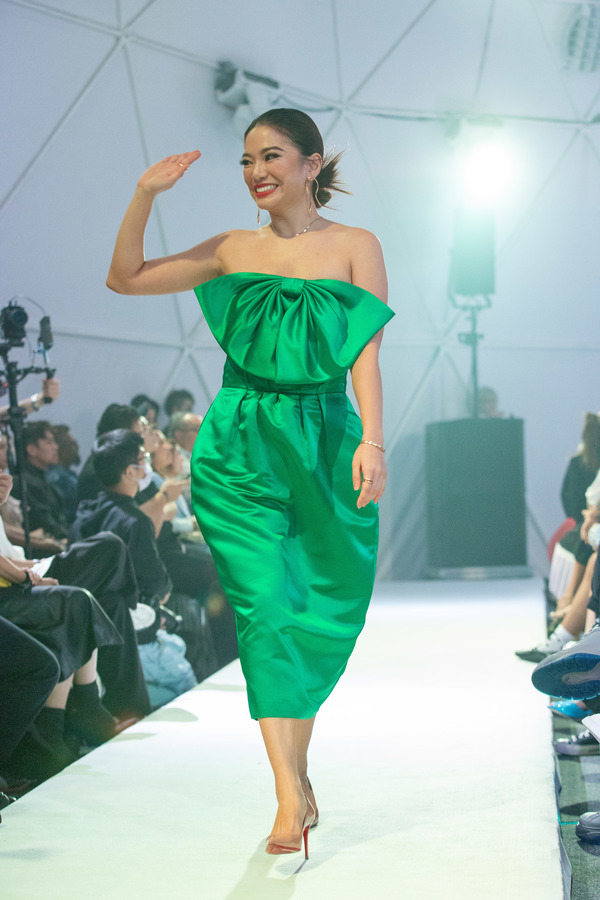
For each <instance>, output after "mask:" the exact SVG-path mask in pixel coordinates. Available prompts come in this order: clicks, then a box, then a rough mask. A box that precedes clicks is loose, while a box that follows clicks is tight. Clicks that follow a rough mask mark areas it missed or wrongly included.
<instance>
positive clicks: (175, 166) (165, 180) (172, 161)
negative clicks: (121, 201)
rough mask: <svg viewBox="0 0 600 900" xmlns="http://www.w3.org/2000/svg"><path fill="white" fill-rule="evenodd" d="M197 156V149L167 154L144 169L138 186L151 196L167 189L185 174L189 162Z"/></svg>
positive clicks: (194, 160) (189, 164) (198, 154)
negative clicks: (172, 154) (171, 154)
mask: <svg viewBox="0 0 600 900" xmlns="http://www.w3.org/2000/svg"><path fill="white" fill-rule="evenodd" d="M199 158H200V151H199V150H192V151H190V152H189V153H178V154H176V155H175V156H167V157H165V159H163V160H161V161H160V162H158V163H155V164H154V165H153V166H150V168H149V169H146V171H145V172H144V174H143V175H142V177H141V178H140V180H139V181H138V187H140V188H142V190H144V191H147V192H148V193H149V194H151V195H152V196H154V195H155V194H160V193H161V192H162V191H168V190H169V188H172V187H173V185H174V184H175V182H177V181H179V179H180V178H181V177H182V176H183V175H185V173H186V172H187V170H188V169H189V167H190V166H191V164H192V163H194V162H196V160H197V159H199Z"/></svg>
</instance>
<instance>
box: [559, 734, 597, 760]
mask: <svg viewBox="0 0 600 900" xmlns="http://www.w3.org/2000/svg"><path fill="white" fill-rule="evenodd" d="M552 746H553V747H554V752H555V753H559V754H560V755H561V756H594V755H597V754H598V750H599V745H598V741H597V740H596V738H595V737H594V735H593V734H592V733H591V732H590V731H588V730H587V729H586V730H585V731H580V732H579V734H573V735H571V737H570V738H560V739H559V740H558V741H553V742H552Z"/></svg>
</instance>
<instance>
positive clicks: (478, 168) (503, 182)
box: [460, 139, 515, 208]
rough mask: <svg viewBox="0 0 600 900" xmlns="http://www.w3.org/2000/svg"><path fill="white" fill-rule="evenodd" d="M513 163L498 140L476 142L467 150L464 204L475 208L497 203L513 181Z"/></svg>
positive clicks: (463, 170) (463, 173) (463, 168)
mask: <svg viewBox="0 0 600 900" xmlns="http://www.w3.org/2000/svg"><path fill="white" fill-rule="evenodd" d="M514 174H515V173H514V163H513V159H512V157H511V154H510V153H509V152H508V150H507V149H506V147H505V146H504V145H503V144H501V143H499V142H498V141H497V140H492V139H490V140H486V141H481V142H478V143H476V144H473V145H472V146H471V147H470V148H468V149H467V150H465V151H464V154H463V158H462V161H461V164H460V180H461V186H462V191H463V199H464V203H465V205H467V206H471V207H476V208H490V207H493V206H496V205H497V204H498V202H499V201H500V200H501V199H502V198H503V197H504V196H505V194H506V191H507V190H508V189H509V188H510V186H511V185H512V183H513V181H514Z"/></svg>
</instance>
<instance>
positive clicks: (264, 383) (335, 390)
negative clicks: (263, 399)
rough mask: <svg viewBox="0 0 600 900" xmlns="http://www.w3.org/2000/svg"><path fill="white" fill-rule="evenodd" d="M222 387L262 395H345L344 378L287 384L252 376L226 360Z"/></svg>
mask: <svg viewBox="0 0 600 900" xmlns="http://www.w3.org/2000/svg"><path fill="white" fill-rule="evenodd" d="M223 387H240V388H247V389H248V390H251V391H261V392H262V393H264V394H345V393H346V376H345V375H339V376H338V377H337V378H330V379H329V380H328V381H315V382H312V383H308V384H289V383H284V382H279V381H271V380H270V379H269V378H260V377H259V376H258V375H252V374H251V373H250V372H246V371H244V369H240V368H238V366H236V365H235V364H234V363H232V362H231V360H229V359H228V360H227V362H226V363H225V369H224V371H223Z"/></svg>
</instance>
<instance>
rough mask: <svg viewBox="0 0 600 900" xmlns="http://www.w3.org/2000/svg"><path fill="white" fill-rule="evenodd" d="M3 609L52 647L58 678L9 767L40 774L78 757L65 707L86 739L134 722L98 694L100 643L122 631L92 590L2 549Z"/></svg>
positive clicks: (0, 582) (0, 590)
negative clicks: (68, 740) (69, 741)
mask: <svg viewBox="0 0 600 900" xmlns="http://www.w3.org/2000/svg"><path fill="white" fill-rule="evenodd" d="M0 611H1V613H2V617H3V618H4V619H7V620H8V621H9V622H11V623H12V624H13V625H15V626H16V627H18V628H21V629H22V630H23V631H25V632H26V633H27V634H28V635H29V636H30V637H33V638H35V640H37V641H39V642H40V643H41V644H42V645H43V646H44V647H46V648H47V649H48V650H50V651H51V652H52V653H53V654H54V656H55V657H56V659H57V661H58V665H59V668H60V673H59V676H58V678H59V680H58V683H57V684H56V686H55V687H54V688H53V689H52V691H51V692H50V694H49V695H48V697H47V699H46V701H45V705H44V706H43V708H42V710H41V712H40V713H39V714H38V715H37V717H36V719H35V721H34V724H33V727H32V729H31V731H30V732H28V733H27V734H26V736H25V738H23V740H22V741H21V742H20V743H19V745H18V746H17V748H16V749H15V750H14V753H13V754H12V755H11V757H10V759H8V760H6V761H5V765H6V770H7V771H8V772H9V773H14V774H22V775H24V776H26V777H30V778H31V777H33V778H38V779H43V778H47V777H49V776H50V775H53V774H55V772H57V771H59V770H60V769H61V768H63V767H64V766H65V765H68V764H69V763H70V762H73V761H74V759H75V757H74V755H73V753H72V752H71V750H70V749H69V748H68V747H67V745H66V744H65V741H64V733H65V713H66V710H67V708H68V717H69V720H70V727H71V729H72V730H73V731H76V733H77V735H78V736H79V738H80V739H81V740H83V741H85V742H89V743H92V744H99V743H102V742H103V741H106V740H109V739H110V738H111V737H114V736H115V735H116V734H118V733H119V732H120V731H121V730H122V729H123V727H126V726H127V725H129V724H131V722H127V723H118V722H116V721H115V719H114V718H113V717H112V716H111V715H110V713H109V712H108V711H107V710H106V709H105V707H104V706H103V705H102V703H101V701H100V697H99V694H98V686H97V683H96V677H97V671H96V660H97V656H98V647H100V646H105V645H108V644H118V643H120V640H121V638H120V637H119V634H118V632H117V630H116V628H115V627H114V625H113V624H112V622H111V621H110V619H109V618H108V616H107V615H106V614H105V613H104V611H103V610H102V609H101V608H100V606H99V605H98V603H97V602H96V600H95V599H94V597H93V596H92V595H91V594H90V593H89V591H85V590H82V589H81V588H76V587H66V586H64V585H62V586H59V585H58V584H57V582H56V580H55V579H53V578H49V577H42V576H40V575H39V574H38V573H37V572H35V571H34V570H33V569H22V568H19V567H18V566H17V565H15V564H14V563H13V562H12V561H11V560H9V559H6V558H5V557H3V556H0Z"/></svg>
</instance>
